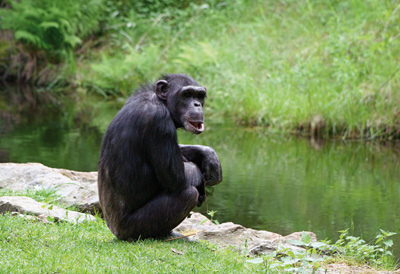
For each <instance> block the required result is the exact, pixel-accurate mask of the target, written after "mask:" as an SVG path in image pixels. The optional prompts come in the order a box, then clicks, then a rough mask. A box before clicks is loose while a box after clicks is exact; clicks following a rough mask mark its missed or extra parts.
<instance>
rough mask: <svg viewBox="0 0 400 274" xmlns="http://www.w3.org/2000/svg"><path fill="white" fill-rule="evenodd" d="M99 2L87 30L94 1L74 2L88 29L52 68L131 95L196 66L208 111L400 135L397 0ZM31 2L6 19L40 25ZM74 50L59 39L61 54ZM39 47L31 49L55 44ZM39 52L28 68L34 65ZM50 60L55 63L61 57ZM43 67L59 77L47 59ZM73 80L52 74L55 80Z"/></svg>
mask: <svg viewBox="0 0 400 274" xmlns="http://www.w3.org/2000/svg"><path fill="white" fill-rule="evenodd" d="M136 2H137V3H136ZM32 3H33V1H32V2H31V1H30V0H25V1H23V4H24V5H27V6H29V5H33V4H32ZM35 3H36V2H35ZM46 3H47V2H46ZM60 3H61V4H62V1H61V2H60ZM94 3H96V12H93V14H91V16H84V17H85V18H86V17H88V18H86V19H85V20H88V21H87V22H88V24H87V25H88V29H87V30H86V31H85V32H83V31H80V32H79V31H78V30H79V27H82V26H83V25H85V24H83V25H82V26H81V25H80V24H79V22H80V21H79V18H81V17H79V16H82V14H85V12H87V8H85V7H82V11H80V10H79V5H78V6H76V7H75V6H74V8H73V9H71V10H68V12H69V13H68V14H72V15H74V14H75V15H76V16H70V15H69V16H70V17H73V18H78V19H77V20H78V21H76V20H74V21H73V22H72V23H73V24H72V23H71V24H72V25H73V26H74V28H72V29H75V32H74V33H75V34H74V35H80V33H81V32H82V35H81V36H79V37H80V38H79V39H81V40H82V43H80V44H79V46H78V44H77V43H75V44H74V47H75V48H74V49H75V56H73V58H72V59H73V60H69V61H68V64H64V65H65V66H64V67H63V68H64V69H63V73H61V72H60V73H55V75H53V76H54V77H59V78H60V77H61V78H67V79H65V81H69V83H70V84H71V87H78V88H79V90H89V91H91V92H95V93H99V94H102V95H103V96H106V97H107V96H109V95H113V97H127V96H128V95H129V94H130V93H131V92H132V90H133V89H135V88H136V87H137V86H138V84H139V83H143V82H144V81H147V80H149V81H153V80H155V79H156V78H157V77H158V76H159V75H160V74H162V73H174V72H179V73H187V74H190V75H191V76H193V77H194V78H195V79H196V80H198V82H200V83H201V84H202V85H205V86H207V88H208V91H209V96H208V97H209V99H208V102H207V115H206V116H207V117H208V119H210V120H212V121H214V122H219V123H227V122H231V123H236V124H241V125H246V126H254V125H260V126H265V127H269V128H271V129H273V130H277V131H283V132H297V133H300V134H304V135H314V136H338V137H341V138H343V139H352V138H368V139H374V138H386V139H395V138H396V139H399V138H400V107H399V106H400V96H399V93H400V91H399V90H400V63H399V57H398V56H399V54H398V52H399V48H400V37H399V35H398V33H400V5H399V3H398V2H397V1H393V0H349V1H337V0H326V1H325V0H304V1H296V0H279V1H278V0H274V1H261V0H236V1H219V0H196V1H194V2H191V1H183V2H180V4H179V3H178V4H176V5H175V4H174V5H173V4H172V3H175V2H173V1H169V2H163V1H145V0H142V1H135V3H133V4H130V3H127V2H124V1H111V0H102V1H94ZM21 5H22V4H21ZM21 5H19V4H18V5H17V4H15V5H13V7H14V9H15V10H16V11H17V12H15V13H10V12H8V10H4V11H3V12H2V14H4V15H5V19H7V20H6V21H7V24H6V25H5V26H4V27H5V28H9V29H12V30H13V31H15V33H17V32H18V31H19V30H25V28H28V27H29V26H31V25H32V24H27V23H26V22H28V23H29V22H30V21H29V20H30V17H29V16H28V15H29V14H28V15H27V14H26V12H25V10H26V9H22V8H21V9H20V10H18V7H20V6H21ZM35 5H36V4H35ZM42 6H43V7H42ZM42 6H41V8H46V9H47V8H49V7H50V6H49V5H47V4H43V5H42ZM21 7H22V6H21ZM51 11H54V10H52V9H49V12H50V13H51ZM7 14H11V15H13V16H6V15H7ZM55 14H56V15H57V13H55ZM50 15H51V16H53V15H52V14H50ZM50 15H49V16H50ZM51 16H50V17H49V18H50V19H51V18H53V17H51ZM39 17H40V16H39ZM55 17H56V19H57V18H58V17H57V16H55ZM39 19H40V20H42V19H43V20H45V19H46V18H37V20H39ZM50 19H46V20H50ZM56 19H54V20H56ZM51 20H53V19H51ZM51 20H50V21H51ZM54 20H53V21H54ZM20 21H21V22H20ZM50 21H49V22H50ZM53 21H51V22H53ZM64 21H65V20H64ZM64 21H63V22H64ZM75 21H76V22H75ZM16 22H19V23H20V24H16ZM39 22H41V21H39ZM45 22H47V21H45ZM51 22H50V23H51ZM85 22H86V21H85ZM22 23H24V24H22ZM50 23H49V24H50ZM64 23H65V22H64ZM49 24H45V26H47V25H49ZM50 25H51V26H53V25H54V22H53V23H51V24H50ZM75 25H76V26H75ZM32 31H33V30H32ZM19 33H20V32H19ZM34 33H36V32H34ZM37 33H39V34H40V33H41V32H40V31H38V32H37ZM39 34H38V35H39ZM83 34H85V35H83ZM89 34H92V36H89ZM17 38H18V37H17ZM43 39H44V38H43ZM2 41H4V39H3V40H2ZM20 41H21V42H24V41H25V43H28V42H29V41H30V40H29V41H26V39H25V40H24V39H20ZM35 41H36V40H35ZM39 41H41V40H40V39H39ZM51 41H53V40H51ZM0 42H1V41H0ZM53 42H54V41H53ZM30 43H31V42H30ZM0 44H1V43H0ZM31 44H32V43H31ZM31 44H29V43H28V45H27V47H26V49H25V51H26V50H27V49H29V48H30V46H32V45H31ZM41 45H42V44H40V43H39V45H36V46H41ZM10 47H11V46H10ZM64 48H68V47H67V46H62V45H60V48H57V53H58V51H60V50H61V51H62V50H63V49H64ZM69 48H71V47H69ZM72 48H73V47H72ZM13 50H15V51H18V50H19V49H18V48H17V47H14V48H13ZM36 50H37V51H34V52H33V53H32V54H33V55H35V54H36V55H37V56H36V55H35V56H33V55H32V56H31V57H32V58H30V59H32V60H36V57H38V58H39V57H40V56H41V55H40V53H43V51H45V52H46V51H50V49H49V47H44V46H43V47H38V48H37V49H36ZM4 52H6V51H4ZM35 52H36V53H35ZM4 54H5V53H4ZM28 59H29V58H28ZM30 59H29V60H30ZM39 59H40V58H39ZM69 59H71V58H69ZM24 60H25V59H24ZM29 60H28V61H27V64H30V66H23V67H28V68H30V67H32V64H33V61H32V62H30V61H29ZM17 63H18V62H17ZM3 66H4V67H7V66H11V65H9V64H8V65H7V63H5V64H4V65H3ZM59 66H60V67H62V64H60V65H59ZM56 67H57V66H56ZM48 68H49V71H56V70H54V68H55V67H54V65H49V67H48ZM61 70H62V69H61ZM11 71H12V70H9V72H10V73H11ZM29 71H30V70H29ZM42 72H43V75H48V77H50V78H51V75H52V74H50V73H48V71H47V70H46V69H43V71H42ZM67 72H68V73H67ZM39 74H40V73H39ZM71 74H72V75H73V76H72V79H71V78H70V75H71ZM40 75H42V74H40ZM43 75H42V76H43ZM66 75H68V76H66ZM42 78H43V77H42ZM44 78H45V79H47V78H46V77H44ZM43 81H45V80H43ZM65 81H59V79H58V80H54V79H48V83H49V85H50V86H52V85H53V84H54V83H56V82H57V83H58V82H60V83H64V82H65ZM42 85H43V83H42Z"/></svg>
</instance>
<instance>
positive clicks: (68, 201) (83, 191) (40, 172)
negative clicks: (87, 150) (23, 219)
mask: <svg viewBox="0 0 400 274" xmlns="http://www.w3.org/2000/svg"><path fill="white" fill-rule="evenodd" d="M0 188H4V189H8V190H12V191H20V192H21V191H26V190H27V189H30V190H42V189H45V190H55V191H56V194H57V195H59V196H60V198H59V199H57V201H58V202H59V203H61V204H63V205H65V206H72V205H76V206H78V208H79V210H80V211H82V212H90V213H93V212H94V211H95V210H96V211H101V209H100V205H99V198H98V194H97V172H77V171H72V170H66V169H57V168H49V167H47V166H44V165H42V164H39V163H27V164H15V163H0Z"/></svg>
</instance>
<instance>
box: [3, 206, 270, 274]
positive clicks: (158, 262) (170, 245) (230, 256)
mask: <svg viewBox="0 0 400 274" xmlns="http://www.w3.org/2000/svg"><path fill="white" fill-rule="evenodd" d="M174 251H180V252H182V253H183V255H179V254H178V253H175V252H174ZM245 261H246V257H244V256H242V255H239V254H238V253H236V252H234V251H231V250H220V249H215V248H214V247H213V246H211V245H209V244H206V243H189V242H186V241H183V240H175V241H170V242H162V241H156V240H145V241H138V242H133V243H129V242H123V241H119V240H117V239H116V238H115V237H114V236H113V235H112V234H111V232H110V231H109V229H108V228H107V226H106V225H105V222H104V221H102V220H98V221H97V222H87V223H84V224H80V225H71V224H68V223H57V224H54V225H51V224H44V223H40V222H33V221H27V220H24V219H22V218H17V217H10V216H9V215H8V214H6V215H0V272H1V273H214V272H219V273H254V272H257V271H260V270H262V268H263V267H262V266H257V265H251V264H248V263H246V262H245Z"/></svg>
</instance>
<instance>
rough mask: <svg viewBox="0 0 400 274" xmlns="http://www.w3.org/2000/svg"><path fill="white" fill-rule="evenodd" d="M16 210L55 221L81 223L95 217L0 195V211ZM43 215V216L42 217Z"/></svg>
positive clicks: (24, 198)
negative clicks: (51, 218)
mask: <svg viewBox="0 0 400 274" xmlns="http://www.w3.org/2000/svg"><path fill="white" fill-rule="evenodd" d="M5 212H18V213H20V214H30V215H35V216H38V218H39V219H45V218H47V216H50V217H53V218H54V220H55V221H67V222H73V223H77V222H78V223H81V222H83V221H86V220H89V221H94V220H96V218H95V217H94V216H92V215H89V214H83V213H79V212H76V211H71V210H65V209H63V208H60V207H58V206H53V205H48V204H44V203H39V202H37V201H35V200H34V199H32V198H28V197H21V196H3V197H0V213H2V214H3V213H5ZM44 217H45V218H44Z"/></svg>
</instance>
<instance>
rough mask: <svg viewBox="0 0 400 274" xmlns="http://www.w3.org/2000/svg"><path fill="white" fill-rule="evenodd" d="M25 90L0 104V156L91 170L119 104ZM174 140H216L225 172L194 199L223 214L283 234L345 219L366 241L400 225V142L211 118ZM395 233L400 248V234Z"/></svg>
mask: <svg viewBox="0 0 400 274" xmlns="http://www.w3.org/2000/svg"><path fill="white" fill-rule="evenodd" d="M25 93H26V92H22V93H21V92H20V93H18V92H14V93H13V96H16V98H17V99H15V98H14V99H13V102H15V103H16V104H22V105H23V106H24V107H23V108H21V109H19V110H18V109H17V110H15V109H12V108H10V107H9V106H10V104H9V103H8V104H0V106H1V108H0V115H1V116H0V117H1V118H2V119H1V120H0V134H1V135H0V162H17V163H25V162H40V163H43V164H45V165H47V166H50V167H56V168H66V169H72V170H79V171H94V170H96V168H97V162H98V157H99V151H100V145H101V138H102V135H103V133H104V131H105V129H106V127H107V125H108V123H109V122H110V121H111V119H112V118H113V116H114V115H115V113H116V112H117V111H118V109H119V107H120V106H121V103H117V104H111V103H106V102H105V101H102V100H99V99H96V100H94V99H93V100H92V99H91V100H90V102H80V103H73V104H72V103H71V104H70V105H68V104H67V106H60V105H59V104H58V103H54V102H55V101H51V100H50V101H46V102H47V103H46V104H44V105H45V106H46V107H45V108H44V109H43V107H41V108H39V109H37V106H35V107H33V109H32V102H35V104H36V105H37V104H39V103H40V102H39V103H38V102H37V100H39V99H38V98H40V97H38V98H36V99H32V102H31V103H28V105H24V104H26V97H27V96H26V94H25ZM15 94H17V95H15ZM0 95H1V96H2V100H3V102H4V101H6V102H9V100H10V98H11V97H12V96H11V95H10V93H6V92H4V91H3V93H0ZM10 96H11V97H10ZM21 96H22V99H21V98H20V97H21ZM41 96H50V97H51V95H46V94H44V95H41ZM24 98H25V100H24ZM64 99H65V100H64V101H68V98H64ZM40 100H42V101H43V100H44V99H40ZM49 102H50V103H49ZM35 104H33V105H35ZM39 105H40V104H39ZM49 106H50V107H49ZM179 141H180V143H185V144H203V145H209V146H212V147H213V148H214V149H215V150H216V151H217V153H218V155H219V157H220V159H221V162H222V166H223V175H224V180H223V182H222V183H221V184H220V185H217V186H216V187H215V192H214V195H213V196H212V197H209V198H208V203H207V204H205V205H203V206H202V207H201V208H198V211H200V212H203V213H205V212H206V210H207V206H208V209H209V210H216V211H217V213H216V214H215V217H214V218H215V219H217V220H218V221H219V222H227V221H231V222H234V223H238V224H242V225H244V226H246V227H251V228H255V229H263V230H269V231H273V232H277V233H280V234H283V235H286V234H290V233H292V232H295V231H302V230H308V231H313V232H315V233H316V234H317V237H318V238H319V239H325V238H329V239H337V238H338V236H339V233H338V230H342V229H346V228H348V227H352V228H353V232H352V233H353V235H357V236H358V235H361V236H362V237H363V238H364V239H366V240H367V241H371V240H372V239H373V238H374V237H375V235H376V233H377V232H378V231H379V228H382V229H384V230H387V231H394V232H397V233H400V211H399V208H400V144H399V143H377V142H370V143H365V142H340V141H329V142H324V143H323V142H316V141H310V140H306V139H298V138H295V137H290V136H289V137H288V136H280V135H271V134H270V133H268V131H265V130H262V129H244V128H240V127H224V126H221V125H210V124H206V131H205V133H203V134H202V135H200V136H193V135H190V134H188V133H185V132H183V131H179ZM393 239H394V240H395V247H396V250H395V254H396V255H397V256H398V257H400V247H399V246H400V237H399V235H397V236H396V237H394V238H393Z"/></svg>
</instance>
